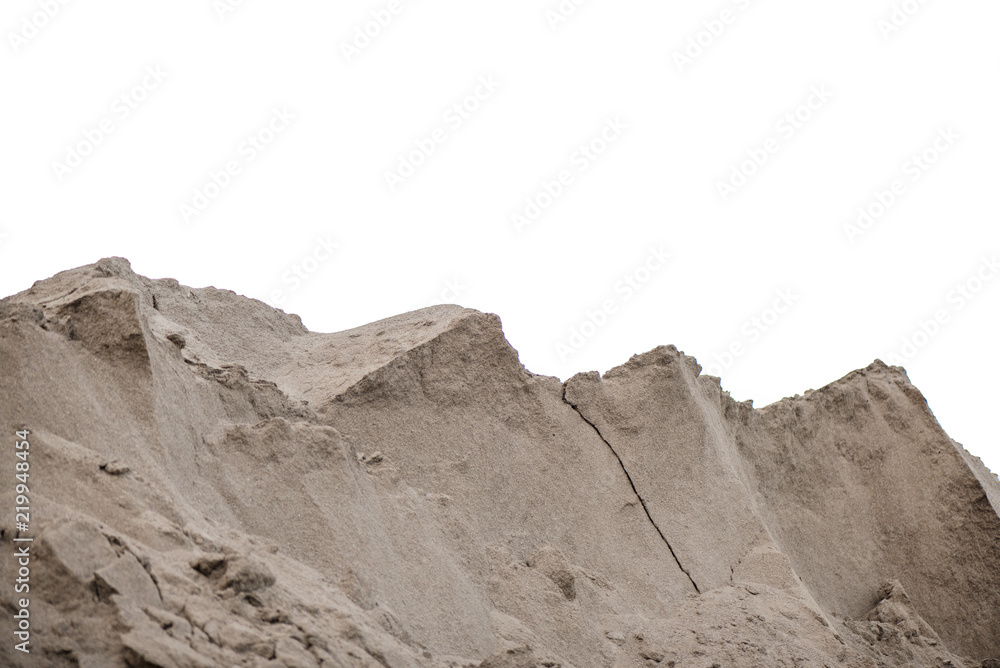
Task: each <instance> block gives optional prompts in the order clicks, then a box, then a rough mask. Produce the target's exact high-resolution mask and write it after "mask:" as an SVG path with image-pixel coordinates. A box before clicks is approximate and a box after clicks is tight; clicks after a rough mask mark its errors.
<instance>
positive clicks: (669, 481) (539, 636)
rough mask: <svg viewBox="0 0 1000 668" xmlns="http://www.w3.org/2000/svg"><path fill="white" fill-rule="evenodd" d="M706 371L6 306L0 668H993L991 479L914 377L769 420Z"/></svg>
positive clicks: (70, 281) (257, 309) (45, 303)
mask: <svg viewBox="0 0 1000 668" xmlns="http://www.w3.org/2000/svg"><path fill="white" fill-rule="evenodd" d="M700 372H701V368H700V367H699V365H698V364H697V362H696V361H695V360H694V359H693V358H690V357H688V356H685V355H684V354H683V353H681V352H679V351H677V350H676V349H675V348H673V347H671V346H668V347H660V348H657V349H655V350H652V351H650V352H648V353H645V354H642V355H637V356H635V357H633V358H632V359H631V360H629V361H628V362H627V363H625V364H624V365H622V366H620V367H617V368H615V369H612V370H610V371H608V372H607V373H605V374H604V375H603V376H601V375H599V374H597V373H596V372H591V373H586V374H579V375H577V376H575V377H573V378H571V379H570V380H568V381H567V382H566V383H565V384H563V383H560V382H559V380H558V379H555V378H551V377H546V376H538V375H535V374H532V373H531V372H529V371H527V370H526V369H525V368H524V367H523V366H522V365H521V364H520V362H519V360H518V356H517V353H516V351H515V350H513V348H511V346H510V345H509V344H508V343H507V341H506V340H505V338H504V336H503V332H502V330H501V326H500V321H499V319H498V318H497V317H496V316H493V315H488V314H483V313H480V312H478V311H474V310H470V309H464V308H460V307H457V306H438V307H432V308H428V309H422V310H420V311H415V312H412V313H406V314H403V315H400V316H396V317H393V318H389V319H386V320H382V321H379V322H375V323H372V324H370V325H366V326H364V327H360V328H357V329H355V330H350V331H346V332H338V333H335V334H318V333H312V332H309V331H307V330H306V329H305V328H304V327H303V326H302V324H301V322H300V321H299V319H298V318H297V317H296V316H293V315H288V314H285V313H282V312H281V311H277V310H274V309H272V308H270V307H268V306H266V305H265V304H262V303H261V302H258V301H255V300H250V299H246V298H243V297H240V296H237V295H236V294H234V293H232V292H229V291H224V290H216V289H214V288H205V289H191V288H187V287H184V286H181V285H179V284H178V283H177V282H176V281H173V280H169V279H166V280H150V279H147V278H144V277H141V276H137V275H136V274H134V273H133V272H132V270H131V268H130V267H129V265H128V263H127V262H126V261H125V260H122V259H120V258H110V259H105V260H102V261H100V262H98V263H97V264H95V265H90V266H87V267H81V268H79V269H74V270H71V271H67V272H63V273H60V274H58V275H56V276H54V277H52V278H50V279H47V280H44V281H40V282H38V283H36V284H35V285H34V286H33V287H32V288H31V289H30V290H27V291H25V292H23V293H21V294H18V295H14V296H12V297H9V298H7V299H4V300H2V301H0V429H2V431H0V433H2V434H4V442H6V443H8V446H5V447H4V448H3V450H2V456H0V460H2V461H3V469H2V470H3V471H7V472H10V473H9V474H8V473H5V474H4V476H5V478H6V479H8V480H9V481H13V471H14V464H15V463H16V461H18V460H16V459H15V458H14V452H15V451H14V447H13V443H14V432H15V430H17V429H22V428H27V429H29V430H31V435H30V442H31V455H30V457H31V459H30V461H31V479H30V482H31V484H30V488H31V492H30V497H31V505H32V522H31V525H30V530H29V531H28V532H27V534H26V535H28V536H31V537H33V538H34V542H33V543H32V544H31V545H32V547H31V550H32V564H31V569H32V570H31V591H30V600H31V602H30V611H31V632H32V636H31V644H30V648H31V650H32V653H31V654H30V655H24V654H22V653H21V652H17V651H15V650H14V649H13V645H14V641H10V640H7V641H3V643H2V644H0V665H12V666H21V665H23V666H28V665H31V666H76V665H79V666H88V667H89V666H94V667H97V666H133V667H147V666H162V667H164V668H168V667H172V666H272V667H279V666H285V667H296V666H321V665H322V666H353V665H359V666H362V665H366V666H393V667H394V666H478V665H483V666H556V665H562V666H579V667H584V666H620V667H625V666H675V667H676V666H684V667H687V666H691V667H693V668H710V667H712V666H718V667H719V668H721V667H723V666H726V667H729V666H761V667H770V666H828V667H830V668H833V667H834V666H870V667H872V668H874V667H875V666H935V667H937V666H947V665H950V666H966V667H968V668H973V667H974V668H979V667H981V666H982V667H990V668H995V666H998V665H1000V663H996V661H997V660H1000V516H998V507H1000V483H998V480H997V478H996V476H995V475H993V474H992V473H991V472H990V471H988V470H987V469H986V468H985V467H984V466H983V465H982V463H981V462H980V461H979V460H978V459H976V458H974V457H972V456H971V455H969V454H968V453H967V452H966V451H965V450H964V449H963V448H962V447H961V446H960V445H959V444H957V443H955V442H954V441H952V440H951V439H949V438H948V436H947V435H946V434H945V433H944V432H943V431H942V430H941V428H940V426H939V425H938V424H937V422H936V420H935V419H934V417H933V415H932V413H931V412H930V410H929V409H928V407H927V404H926V402H925V401H924V399H923V397H922V396H921V394H920V392H919V391H918V390H917V389H916V388H914V387H913V386H912V385H911V384H910V383H909V381H908V380H907V378H906V374H905V372H904V371H903V370H902V369H899V368H893V367H886V366H885V365H884V364H882V363H881V362H877V361H876V362H875V363H873V364H872V365H870V366H868V367H867V368H865V369H863V370H859V371H855V372H852V373H851V374H848V375H847V376H845V377H844V378H842V379H840V380H838V381H836V382H834V383H831V384H830V385H828V386H826V387H824V388H821V389H819V390H815V391H809V392H807V393H806V394H805V396H796V397H794V398H791V399H784V400H782V401H780V402H778V403H776V404H773V405H770V406H766V407H764V408H761V409H754V408H753V407H752V406H751V405H750V403H749V402H745V403H737V402H735V401H733V400H732V399H731V398H730V397H729V395H728V394H727V393H725V392H724V391H722V390H721V388H720V385H719V380H718V379H716V378H713V377H710V376H705V375H701V373H700ZM2 490H3V493H4V502H5V503H6V507H8V508H12V507H13V506H14V505H15V504H14V496H13V482H11V483H10V484H7V483H5V484H4V486H3V487H2ZM0 526H2V531H3V534H2V537H3V539H4V544H6V545H7V546H8V547H6V548H5V549H4V552H3V556H4V571H3V572H4V577H5V578H6V580H5V582H4V585H3V587H2V591H3V594H2V596H0V601H2V604H3V607H4V614H3V617H2V619H3V622H2V623H0V629H2V630H3V631H4V633H3V637H6V638H8V639H10V638H12V637H13V630H14V625H13V619H12V615H13V614H14V612H15V611H16V610H17V609H18V607H19V606H18V605H17V599H18V598H19V596H20V595H17V594H15V593H14V591H13V581H14V577H16V573H17V564H16V560H15V557H14V552H13V548H12V547H11V546H13V545H14V543H13V542H11V541H12V539H13V538H14V537H15V536H17V535H19V534H18V532H17V530H16V528H15V526H14V518H13V516H12V513H5V514H4V516H3V520H2V525H0ZM948 662H950V663H948Z"/></svg>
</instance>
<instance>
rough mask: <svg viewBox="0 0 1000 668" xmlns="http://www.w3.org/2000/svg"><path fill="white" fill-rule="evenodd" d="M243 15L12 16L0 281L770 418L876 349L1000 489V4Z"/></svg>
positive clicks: (406, 2) (325, 6)
mask: <svg viewBox="0 0 1000 668" xmlns="http://www.w3.org/2000/svg"><path fill="white" fill-rule="evenodd" d="M233 4H234V5H235V6H233V7H231V6H229V4H228V3H226V1H225V0H219V1H218V2H213V0H175V1H172V2H170V3H165V2H164V3H140V2H135V1H134V0H130V1H125V0H120V1H111V0H92V1H90V2H76V1H72V0H70V1H67V2H65V4H63V3H60V2H58V0H46V1H42V0H37V1H35V2H33V1H29V0H5V2H4V3H3V9H2V10H0V30H2V31H3V32H4V40H3V45H2V46H0V91H2V94H3V104H2V105H0V115H2V116H0V118H2V125H0V132H2V143H0V150H2V162H0V188H2V191H0V192H2V200H0V201H2V206H0V234H2V235H3V236H2V237H0V266H2V271H0V294H3V295H6V294H11V293H14V292H17V291H19V290H22V289H25V288H27V287H28V286H29V285H30V284H31V283H32V282H33V281H34V280H36V279H40V278H44V277H47V276H50V275H52V274H53V273H55V272H57V271H59V270H62V269H66V268H70V267H73V266H78V265H81V264H88V263H91V262H94V261H96V260H97V259H99V258H101V257H104V256H110V255H121V256H125V257H127V258H129V259H130V260H131V261H132V264H133V267H134V269H135V270H136V271H137V272H139V273H142V274H145V275H147V276H151V277H174V278H177V279H179V280H180V281H181V282H182V283H185V284H188V285H192V286H205V285H215V286H217V287H224V288H229V289H232V290H235V291H236V292H238V293H241V294H245V295H248V296H252V297H257V298H260V299H262V300H264V301H268V302H269V303H272V304H276V303H279V302H280V305H281V307H282V308H284V309H285V310H287V311H291V312H295V313H298V314H300V315H301V316H302V318H303V320H304V322H305V323H306V325H307V326H308V327H310V328H311V329H313V330H319V331H335V330H340V329H346V328H350V327H353V326H357V325H360V324H363V323H365V322H369V321H372V320H375V319H379V318H383V317H387V316H391V315H394V314H397V313H400V312H404V311H407V310H411V309H415V308H419V307H421V306H425V305H428V304H431V303H437V302H442V301H447V302H457V303H460V304H463V305H465V306H469V307H473V308H477V309H480V310H483V311H490V312H495V313H497V314H499V315H500V316H501V317H502V319H503V322H504V328H505V331H506V333H507V336H508V338H509V340H510V341H511V343H512V344H513V345H514V346H515V347H516V348H517V349H518V350H519V351H520V354H521V359H522V361H523V362H524V363H525V364H526V365H527V367H528V368H529V369H531V370H532V371H535V372H536V373H545V374H551V375H556V376H559V377H560V378H563V379H565V378H567V377H568V376H570V375H572V374H573V373H575V372H577V371H584V370H590V369H598V370H601V371H605V370H607V369H608V368H610V367H612V366H615V365H618V364H620V363H623V362H624V361H625V360H627V359H628V357H629V356H630V355H632V354H633V353H637V352H642V351H645V350H648V349H650V348H652V347H653V346H655V345H658V344H666V343H673V344H675V345H677V346H678V347H679V348H680V349H682V350H684V351H685V352H687V353H688V354H691V355H694V356H696V357H697V358H698V359H699V360H700V361H701V363H702V364H703V365H704V366H705V367H706V368H709V369H710V370H711V371H712V372H713V373H716V374H717V375H721V376H722V378H723V386H724V387H725V388H727V389H728V390H730V391H731V392H732V393H733V395H734V396H735V397H736V398H738V399H747V398H752V399H754V400H755V403H756V405H758V406H761V405H764V404H766V403H770V402H771V401H774V400H777V399H778V398H780V397H782V396H786V395H793V394H796V393H801V392H803V391H804V390H806V389H807V388H817V387H820V386H822V385H824V384H826V383H828V382H830V381H833V380H835V379H837V378H839V377H841V376H842V375H844V374H846V373H847V372H849V371H851V370H852V369H855V368H859V367H864V366H866V365H868V364H869V363H870V362H871V361H872V360H873V359H875V358H882V359H884V360H885V361H887V362H893V361H895V362H896V363H902V364H903V365H904V366H905V367H906V369H907V371H908V372H909V375H910V378H911V379H912V380H913V382H914V383H915V384H916V385H917V386H918V387H919V388H920V389H921V390H922V391H923V392H924V394H925V395H926V396H927V398H928V400H929V402H930V406H931V408H932V409H933V410H934V412H935V413H936V415H937V416H938V418H939V419H940V421H941V422H942V424H943V426H944V427H945V429H946V430H947V431H948V432H949V433H950V434H951V435H952V436H953V437H954V438H956V439H957V440H959V441H961V442H962V443H964V444H965V445H966V446H967V447H968V448H969V449H970V450H971V451H972V452H973V453H975V454H978V455H979V456H981V457H982V458H983V459H984V460H985V461H986V462H987V463H988V464H989V465H990V466H991V468H992V469H993V470H994V471H1000V440H998V437H997V434H996V429H995V424H996V418H995V416H996V414H997V404H998V401H1000V390H998V384H997V377H998V374H1000V357H998V355H997V354H996V347H995V346H996V338H997V324H998V318H997V313H998V310H997V306H998V300H1000V285H995V284H997V283H1000V280H992V281H990V280H982V278H980V276H977V273H979V272H982V276H983V277H984V278H985V277H989V278H993V275H992V272H991V271H990V270H988V269H986V265H984V264H983V262H984V258H985V259H989V258H991V257H993V256H994V253H996V252H997V251H998V250H1000V239H998V236H1000V233H998V231H997V226H996V223H997V199H996V181H997V164H996V161H997V155H998V153H997V149H998V147H1000V143H998V139H1000V130H998V125H997V122H996V119H997V118H1000V105H998V102H1000V95H998V92H997V79H998V74H1000V58H998V51H1000V42H998V41H997V39H996V27H995V26H996V25H997V24H998V21H1000V6H998V5H997V3H996V2H992V1H988V0H967V1H965V2H951V3H946V2H925V3H923V4H921V3H918V2H917V1H916V0H908V2H906V3H902V2H899V3H898V4H897V5H894V4H893V2H892V0H877V1H876V2H871V1H870V0H869V1H866V2H861V1H860V0H845V1H841V2H837V3H831V2H822V3H805V2H793V1H792V0H759V1H756V0H739V2H735V1H732V0H711V1H709V0H705V1H701V2H688V3H660V2H652V1H651V0H646V1H632V2H611V1H610V0H590V2H585V3H583V4H582V5H580V6H575V5H573V4H572V2H571V1H570V2H567V3H564V5H563V8H564V10H565V14H553V13H552V12H553V11H556V12H558V11H559V3H558V0H551V1H546V2H526V1H522V0H507V1H506V2H503V3H477V2H469V1H468V0H465V1H464V2H460V1H459V0H401V2H400V3H399V4H398V5H396V4H392V5H390V2H389V0H381V1H376V2H336V3H333V2H331V3H327V2H302V1H300V2H287V1H286V2H280V3H279V2H267V1H265V0H244V2H242V3H233ZM904 5H905V6H904ZM45 6H47V7H48V9H47V12H48V14H51V15H52V16H51V17H49V16H47V15H46V14H45V11H46V10H44V9H43V7H45ZM894 7H895V9H894ZM390 9H395V10H397V11H396V12H395V13H392V12H391V11H390ZM570 9H573V10H574V11H572V12H570V11H569V10H570ZM373 12H374V13H375V14H373ZM723 12H727V13H725V14H723ZM894 12H895V14H894ZM373 17H375V18H373ZM387 17H388V18H387ZM377 18H381V20H382V22H383V23H385V24H386V25H384V26H380V25H378V24H377V23H371V22H372V21H374V20H376V19H377ZM722 18H724V19H726V22H724V23H723V22H722V21H721V20H719V19H722ZM557 19H558V20H557ZM563 19H565V20H563ZM880 22H881V23H880ZM36 26H40V27H37V28H36ZM366 29H367V30H368V31H369V32H371V33H373V34H375V36H374V37H371V38H368V39H367V43H366V40H365V39H364V38H359V37H358V34H359V31H360V32H363V31H364V30H366ZM713 32H714V33H715V34H713ZM376 33H377V34H376ZM698 42H700V43H701V45H702V46H701V47H698V46H697V44H698ZM345 45H353V46H354V49H353V50H352V49H351V48H345ZM692 45H694V46H692ZM685 53H686V54H687V55H686V56H685V55H684V54H685ZM681 56H684V57H687V58H689V60H688V61H684V60H683V59H682V58H681ZM157 70H159V71H160V72H161V74H158V75H157V77H152V76H150V75H149V74H148V72H150V71H154V72H155V71H157ZM491 78H492V80H493V81H494V82H496V87H495V90H490V89H488V88H486V87H484V86H482V85H481V84H480V83H479V82H480V81H481V80H487V81H489V80H490V79H491ZM491 88H492V85H491ZM823 89H825V90H826V91H829V93H830V96H829V97H828V99H825V100H821V99H820V98H819V97H815V96H813V97H811V95H813V94H812V93H811V91H814V90H823ZM477 93H478V95H479V97H478V98H477V97H476V94H477ZM123 95H124V96H125V98H124V99H122V96H123ZM470 96H472V97H470ZM824 96H825V94H824ZM810 102H811V103H812V106H813V107H814V108H813V109H810V108H809V107H808V106H805V107H803V106H802V105H804V104H806V105H807V104H808V103H810ZM456 104H459V105H464V109H465V110H466V111H463V114H464V117H463V116H461V115H458V112H457V111H456V110H455V109H454V105H456ZM275 109H277V110H279V111H280V112H281V113H283V114H286V115H287V114H292V115H294V120H292V121H290V122H288V123H287V125H285V124H284V123H282V122H277V121H274V126H273V127H275V128H280V132H274V131H271V130H269V129H267V128H268V125H269V123H272V121H273V119H274V113H275V112H274V110H275ZM126 110H127V112H128V114H127V117H126V116H125V111H126ZM282 110H284V111H282ZM789 113H791V114H793V116H792V118H793V119H794V118H795V116H794V114H796V113H797V114H798V120H795V122H794V125H793V124H791V123H790V122H789V121H788V120H785V119H786V115H787V114H789ZM609 121H610V122H611V123H615V124H617V126H618V128H619V129H618V130H614V131H610V130H609V131H608V132H607V133H606V134H607V136H608V137H613V138H614V141H611V142H610V143H604V142H603V140H602V139H601V132H602V128H604V127H606V123H608V122H609ZM102 123H103V125H104V128H110V129H111V132H110V133H109V134H105V133H104V132H101V135H102V136H101V137H100V142H99V143H98V142H96V141H94V140H93V139H91V140H88V139H87V137H88V135H89V136H90V137H91V138H95V137H96V136H97V135H96V134H95V133H96V132H98V131H99V130H100V128H101V127H102ZM789 128H792V130H789ZM436 129H439V130H440V131H439V132H438V133H437V134H435V130H436ZM939 132H943V133H945V134H949V133H950V134H951V136H952V138H951V139H950V140H948V141H947V142H946V141H944V140H940V141H939V142H938V148H943V147H947V151H944V152H940V151H939V150H938V149H935V148H934V142H935V138H936V137H938V136H941V135H939ZM615 133H617V135H616V134H615ZM250 136H259V139H258V141H259V142H260V146H261V149H260V150H257V149H251V148H250V144H248V143H246V142H247V141H248V137H250ZM956 136H957V137H956ZM433 137H437V138H439V139H440V138H442V137H444V138H445V141H443V142H442V143H435V144H434V150H433V153H432V154H431V155H429V156H424V155H420V154H416V155H414V156H413V157H414V162H419V163H420V165H419V166H418V167H416V168H415V170H414V173H413V174H411V175H408V176H407V177H406V178H404V179H402V183H399V182H398V181H397V182H396V183H394V184H393V187H390V184H389V183H388V182H387V178H386V173H387V172H393V171H397V170H399V168H400V160H401V159H402V160H405V161H409V160H410V156H411V154H412V152H413V151H415V150H417V145H418V143H422V144H424V145H425V146H426V145H427V142H428V141H431V142H432V143H433V142H434V140H433ZM768 140H772V142H771V143H769V142H768ZM265 142H269V143H265ZM90 144H96V146H91V145H90ZM586 145H592V153H591V156H592V158H593V159H591V158H586V157H585V156H584V155H583V154H582V153H580V152H579V149H580V147H581V146H586ZM767 147H769V148H770V149H771V151H770V152H768V151H767ZM761 150H764V152H765V154H766V158H767V159H766V161H764V160H762V159H761V157H760V156H761V153H760V151H761ZM925 151H927V158H928V159H929V160H930V159H933V164H926V165H925V166H926V169H923V168H920V167H916V169H914V168H915V166H916V163H914V162H912V160H913V158H914V157H918V158H919V157H920V156H921V155H922V154H924V152H925ZM427 152H429V150H428V151H427ZM748 152H749V153H748ZM74 153H76V154H77V155H79V156H80V157H79V158H74V157H73V155H72V154H74ZM83 154H86V155H83ZM754 154H755V155H757V157H758V162H763V164H762V165H761V166H759V167H758V166H757V165H756V164H754V163H753V162H750V163H746V164H745V165H744V161H746V160H749V159H750V156H751V155H754ZM251 157H252V158H253V159H252V160H251V159H250V158H251ZM230 161H235V165H236V166H237V167H238V168H239V173H238V174H237V175H236V176H235V177H232V178H231V179H229V180H228V183H227V185H226V187H225V188H215V187H214V186H213V185H212V180H211V174H212V173H213V172H219V171H220V170H224V169H225V168H226V165H227V163H228V162H230ZM57 163H59V164H57ZM60 165H63V166H60ZM72 165H75V166H72ZM584 166H586V170H583V169H582V168H583V167H584ZM734 169H736V170H740V169H742V170H743V171H744V172H745V173H750V172H752V174H751V175H750V176H749V177H747V178H746V179H745V183H740V187H738V188H735V189H734V192H730V193H728V196H727V197H725V198H724V197H723V195H722V193H721V192H720V188H719V185H720V183H725V182H729V183H730V184H731V183H732V181H730V179H731V178H732V177H733V172H734ZM563 170H566V171H567V173H568V174H564V177H566V176H568V179H567V182H569V183H570V185H569V186H567V187H564V188H563V190H562V192H561V193H559V194H558V196H557V197H555V198H550V199H546V195H544V193H545V190H544V184H545V183H546V182H551V181H553V180H555V179H557V178H558V176H559V174H560V172H561V171H563ZM737 174H739V172H737ZM917 177H919V178H917ZM217 178H218V179H219V180H220V181H221V182H224V183H225V182H226V181H227V179H226V177H220V176H217ZM570 180H571V182H570ZM894 180H898V181H899V183H898V184H897V186H898V187H899V188H900V192H901V193H902V194H900V195H898V196H895V199H894V201H893V202H892V203H891V204H890V205H889V206H888V207H887V208H886V209H885V210H884V211H883V213H882V215H881V216H880V217H878V219H877V220H874V221H873V223H872V224H870V225H868V227H867V229H863V230H862V229H861V228H858V229H857V230H856V231H860V233H859V234H854V235H853V236H852V235H849V234H848V228H845V226H846V225H850V224H853V223H855V222H856V219H857V217H858V208H859V207H870V206H871V207H873V210H874V211H876V212H878V207H877V206H874V204H875V203H877V199H876V191H883V192H884V191H887V190H890V189H891V186H892V183H893V181H894ZM206 186H208V194H210V195H212V197H211V198H209V199H207V200H205V201H202V200H198V199H197V198H196V195H195V193H196V191H198V192H201V193H202V194H205V190H206ZM550 189H553V191H555V190H557V189H556V188H554V187H552V186H551V185H550ZM540 196H541V197H540ZM539 198H540V199H539ZM887 198H888V195H885V194H883V199H886V201H888V199H887ZM529 200H532V201H535V202H536V203H537V204H540V205H543V206H540V208H539V211H540V214H539V215H536V216H533V219H532V220H530V221H528V223H527V224H525V225H521V226H520V228H518V226H517V225H515V223H514V221H513V220H512V215H513V214H515V213H521V214H522V215H523V214H524V213H525V210H526V209H527V208H528V202H529ZM206 202H208V205H207V207H205V206H204V204H205V203H206ZM198 203H200V204H201V205H202V206H203V208H204V210H202V211H198V212H197V215H190V214H191V210H188V215H184V213H183V212H182V205H187V206H191V207H192V209H194V205H195V204H198ZM194 210H196V209H194ZM529 213H532V214H534V213H535V212H532V211H529ZM525 220H527V217H526V218H525ZM852 242H853V243H852ZM331 243H335V244H337V246H338V247H337V249H336V251H335V252H334V253H332V254H330V253H329V252H328V251H327V250H326V247H327V246H329V245H330V244H331ZM651 248H652V249H660V248H662V249H663V250H664V251H667V252H669V253H670V255H671V258H670V260H669V261H667V262H666V263H665V265H662V266H660V265H659V264H657V263H655V262H654V263H653V264H652V268H653V269H655V270H654V271H649V268H646V267H645V263H646V262H647V260H649V258H650V249H651ZM294 272H298V273H299V274H301V275H302V276H304V277H305V279H304V280H303V279H301V278H295V273H294ZM626 276H630V277H632V279H633V280H635V281H639V280H644V282H642V283H641V285H639V283H638V282H637V283H636V284H637V285H639V289H638V290H631V291H630V290H627V289H625V288H624V286H625V284H624V283H620V281H624V280H625V277H626ZM959 286H963V289H967V290H968V291H969V292H968V294H969V295H970V296H971V297H972V298H971V299H969V298H966V297H962V296H960V293H959V292H956V290H957V288H958V287H959ZM616 287H617V288H618V289H616ZM973 290H977V291H976V292H975V293H974V294H973V292H972V291H973ZM781 291H784V292H785V293H786V294H790V295H791V298H790V300H789V301H791V302H792V305H791V306H790V307H789V308H787V309H786V308H784V303H779V306H781V307H782V309H783V310H784V312H783V313H780V314H776V313H772V312H770V311H769V310H768V309H769V308H771V307H772V305H773V303H774V302H775V300H776V299H777V298H778V296H779V292H781ZM609 300H610V302H609V304H610V306H611V309H609V310H613V312H612V313H610V314H608V313H607V312H605V313H603V314H601V313H597V311H598V310H603V309H604V306H606V305H608V304H605V302H608V301H609ZM936 312H937V313H936ZM588 314H589V315H588ZM935 315H938V316H940V317H939V319H938V320H939V322H938V323H936V325H937V326H932V325H929V324H927V321H928V320H931V319H934V317H935ZM755 317H756V318H761V319H762V320H761V321H760V323H761V326H757V325H756V324H755V323H754V322H753V320H752V318H755ZM588 322H591V324H586V323H588ZM922 322H923V323H924V325H925V327H926V329H928V330H930V331H931V332H932V334H933V335H926V334H924V333H922V331H923V330H922V329H921V323H922ZM594 323H596V324H594ZM574 331H575V332H576V333H577V334H576V335H574ZM914 338H915V341H914ZM904 342H909V343H910V346H904ZM914 343H915V344H916V345H914ZM734 344H735V345H736V347H737V348H736V349H737V350H738V351H739V354H738V355H733V356H732V357H726V355H725V353H726V351H727V350H729V349H730V348H731V347H732V346H733V345H734ZM560 345H562V346H566V348H560ZM740 346H742V347H740Z"/></svg>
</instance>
